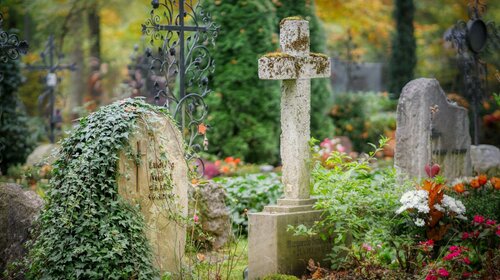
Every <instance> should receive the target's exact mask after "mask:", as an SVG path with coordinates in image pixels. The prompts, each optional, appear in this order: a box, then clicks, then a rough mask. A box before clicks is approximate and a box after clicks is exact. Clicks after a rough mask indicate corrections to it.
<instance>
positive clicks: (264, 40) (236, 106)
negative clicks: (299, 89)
mask: <svg viewBox="0 0 500 280" xmlns="http://www.w3.org/2000/svg"><path fill="white" fill-rule="evenodd" d="M205 4H206V7H207V9H206V11H207V12H208V13H210V14H211V15H212V17H213V19H214V21H215V22H216V23H217V25H218V26H220V32H219V34H218V37H217V48H214V49H212V52H211V53H212V55H213V58H214V60H215V62H216V63H217V66H216V68H215V73H214V76H213V78H212V80H211V81H210V82H211V87H212V88H213V93H211V94H210V95H209V96H208V97H207V104H208V106H209V108H210V114H209V116H208V120H207V121H208V123H209V124H211V129H210V130H209V133H208V137H209V141H210V143H211V145H210V146H209V152H210V153H212V154H215V155H217V157H219V158H224V157H228V156H233V157H238V158H241V159H242V160H243V161H245V162H249V163H276V162H277V161H278V155H279V146H278V140H279V116H280V111H279V102H280V87H279V83H278V82H277V81H264V80H260V79H259V77H258V76H257V72H256V71H257V60H258V58H259V57H260V56H261V55H263V54H265V53H268V52H272V51H274V50H276V48H277V37H276V34H275V33H274V30H275V28H276V26H275V18H276V15H275V12H274V8H273V6H272V3H271V1H270V0H252V1H236V0H229V1H206V2H205ZM273 38H274V39H273Z"/></svg>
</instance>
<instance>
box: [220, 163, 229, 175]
mask: <svg viewBox="0 0 500 280" xmlns="http://www.w3.org/2000/svg"><path fill="white" fill-rule="evenodd" d="M220 172H222V173H224V174H227V173H229V166H227V165H224V166H223V167H222V168H221V169H220Z"/></svg>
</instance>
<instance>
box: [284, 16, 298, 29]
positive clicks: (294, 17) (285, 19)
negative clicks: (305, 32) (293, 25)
mask: <svg viewBox="0 0 500 280" xmlns="http://www.w3.org/2000/svg"><path fill="white" fill-rule="evenodd" d="M289 20H304V18H303V17H301V16H293V17H286V18H284V19H282V20H281V21H280V27H281V26H282V25H283V24H284V23H285V22H286V21H289Z"/></svg>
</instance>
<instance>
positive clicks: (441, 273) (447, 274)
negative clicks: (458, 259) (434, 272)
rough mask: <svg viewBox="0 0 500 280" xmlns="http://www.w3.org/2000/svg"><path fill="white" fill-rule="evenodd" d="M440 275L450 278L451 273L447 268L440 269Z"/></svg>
mask: <svg viewBox="0 0 500 280" xmlns="http://www.w3.org/2000/svg"><path fill="white" fill-rule="evenodd" d="M438 275H439V276H441V277H448V276H450V273H449V272H448V270H446V269H445V268H440V269H438Z"/></svg>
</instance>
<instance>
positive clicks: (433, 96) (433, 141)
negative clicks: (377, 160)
mask: <svg viewBox="0 0 500 280" xmlns="http://www.w3.org/2000/svg"><path fill="white" fill-rule="evenodd" d="M436 106H437V107H436ZM431 107H434V108H435V109H437V111H436V112H435V113H434V114H432V113H431ZM467 114H468V113H467V110H466V109H465V108H463V107H460V106H458V105H456V104H455V103H451V102H450V101H449V100H448V99H447V98H446V95H445V93H444V92H443V90H442V89H441V87H440V86H439V82H438V81H437V80H436V79H426V78H421V79H416V80H413V81H411V82H409V83H408V84H407V85H406V86H405V87H404V88H403V92H402V93H401V96H400V98H399V103H398V108H397V128H396V150H395V156H394V165H395V168H396V171H397V174H398V178H399V179H400V180H401V179H411V178H425V177H427V174H426V173H425V165H426V164H430V163H431V161H432V163H437V164H439V165H440V166H441V173H440V175H443V176H445V177H446V178H447V179H449V180H451V179H454V178H457V177H461V176H469V175H471V173H472V167H471V156H470V146H471V139H470V134H469V117H468V115H467Z"/></svg>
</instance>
